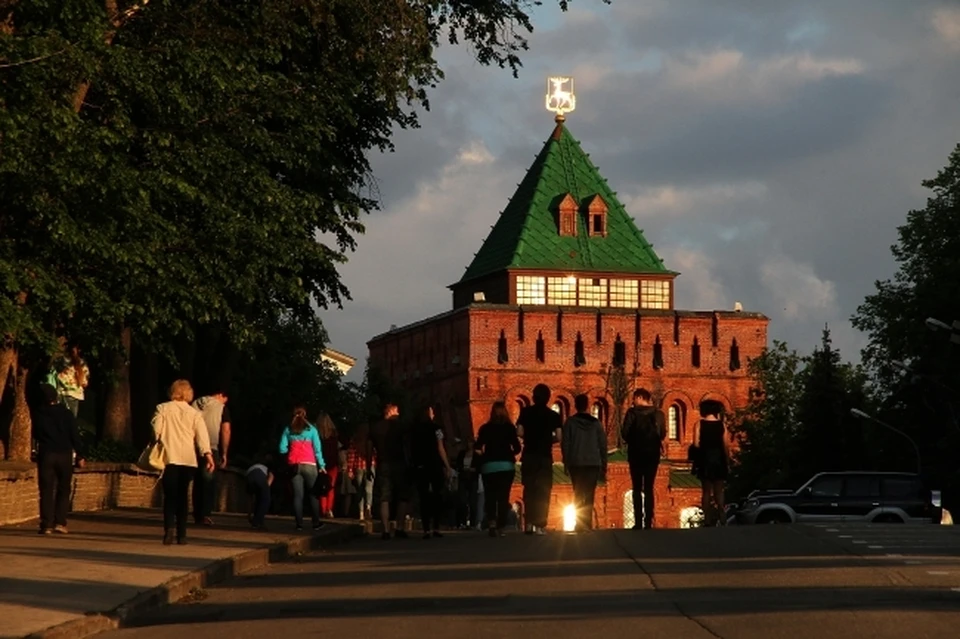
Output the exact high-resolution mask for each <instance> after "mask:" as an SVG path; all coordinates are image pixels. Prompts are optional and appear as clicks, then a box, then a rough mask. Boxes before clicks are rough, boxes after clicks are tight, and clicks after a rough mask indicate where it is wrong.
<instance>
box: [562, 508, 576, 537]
mask: <svg viewBox="0 0 960 639" xmlns="http://www.w3.org/2000/svg"><path fill="white" fill-rule="evenodd" d="M576 529H577V507H576V506H574V505H573V504H567V505H566V506H564V507H563V530H564V531H565V532H572V531H574V530H576Z"/></svg>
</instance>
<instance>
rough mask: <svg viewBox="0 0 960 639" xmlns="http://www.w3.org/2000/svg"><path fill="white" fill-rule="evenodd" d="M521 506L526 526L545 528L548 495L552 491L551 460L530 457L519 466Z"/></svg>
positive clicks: (548, 503) (547, 513)
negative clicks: (524, 513)
mask: <svg viewBox="0 0 960 639" xmlns="http://www.w3.org/2000/svg"><path fill="white" fill-rule="evenodd" d="M520 474H521V480H522V481H523V506H524V510H525V511H526V520H527V525H528V526H537V527H538V528H546V527H547V516H548V515H549V512H550V493H551V491H553V459H552V458H550V457H530V458H528V459H524V460H523V463H522V464H521V465H520Z"/></svg>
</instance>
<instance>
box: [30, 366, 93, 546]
mask: <svg viewBox="0 0 960 639" xmlns="http://www.w3.org/2000/svg"><path fill="white" fill-rule="evenodd" d="M40 391H41V393H42V400H43V403H42V404H41V405H40V406H38V407H37V408H36V409H34V411H33V413H32V415H31V416H30V418H31V420H32V421H33V436H34V438H35V439H36V440H37V478H38V483H39V485H40V534H41V535H49V534H50V533H53V532H57V533H60V534H63V535H65V534H67V532H68V530H67V511H68V510H69V509H70V484H71V480H72V479H73V454H74V452H75V451H76V452H77V466H78V467H80V468H83V466H84V460H83V457H82V455H81V454H80V450H81V443H80V431H79V430H78V429H77V420H76V418H75V417H74V416H73V413H72V412H70V409H69V408H67V407H66V406H64V405H63V404H61V403H60V398H59V396H58V395H57V389H56V388H54V387H53V386H50V385H49V384H41V386H40Z"/></svg>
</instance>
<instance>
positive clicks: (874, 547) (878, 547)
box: [867, 546, 883, 550]
mask: <svg viewBox="0 0 960 639" xmlns="http://www.w3.org/2000/svg"><path fill="white" fill-rule="evenodd" d="M867 548H871V549H873V550H880V549H881V548H883V546H867Z"/></svg>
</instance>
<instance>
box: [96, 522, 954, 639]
mask: <svg viewBox="0 0 960 639" xmlns="http://www.w3.org/2000/svg"><path fill="white" fill-rule="evenodd" d="M203 594H204V595H205V597H202V598H201V600H199V601H192V602H189V603H181V604H178V605H176V606H172V607H169V608H167V609H165V610H162V611H159V612H158V613H156V614H154V615H153V616H151V617H149V618H142V619H141V620H140V621H139V622H138V627H135V628H127V629H123V630H120V631H116V632H113V633H109V634H106V635H102V636H103V637H105V638H109V639H121V638H122V639H153V638H160V637H164V638H166V637H173V636H188V635H189V636H203V637H204V638H205V639H220V638H223V639H227V638H229V639H246V638H254V637H257V638H262V637H266V636H291V637H293V636H295V637H334V636H361V637H371V636H389V637H391V638H396V637H418V638H419V637H431V636H435V637H439V636H444V637H446V636H449V637H464V638H467V637H549V636H553V635H555V636H557V637H558V638H559V636H560V635H561V633H562V635H563V637H571V636H574V637H575V636H603V637H651V638H656V637H664V638H667V637H669V638H671V639H674V638H686V637H690V638H694V639H698V638H710V637H724V638H730V639H734V638H753V637H763V638H764V639H771V638H779V637H798V638H800V637H803V638H809V637H816V638H817V639H829V638H833V637H837V638H841V637H842V638H843V639H851V638H853V637H878V638H882V637H897V638H898V639H899V638H902V637H904V636H908V637H911V638H921V637H936V638H940V637H957V636H960V529H956V528H953V527H940V526H924V527H907V526H903V525H900V526H897V525H895V524H892V525H872V526H859V527H857V526H849V527H844V526H836V527H828V526H754V527H736V526H732V527H728V528H718V529H701V530H653V531H600V532H596V533H592V534H588V535H568V534H563V533H554V534H551V535H548V536H546V537H527V536H524V535H520V534H516V533H514V534H508V536H507V537H505V538H499V539H491V538H488V537H486V536H485V535H482V534H480V533H452V534H449V535H447V537H445V538H444V539H431V540H421V539H420V538H419V537H414V538H411V539H409V540H391V541H382V540H380V539H379V538H366V539H361V540H357V541H354V542H351V543H350V544H349V545H347V546H343V547H339V548H336V549H335V550H334V551H332V552H321V553H316V554H312V555H306V556H303V557H300V558H298V559H297V560H295V561H291V562H286V563H282V564H275V565H272V566H269V567H267V568H265V569H263V570H259V571H256V572H253V573H248V574H245V575H243V576H241V577H238V578H236V579H234V580H232V581H230V582H227V583H225V584H224V585H222V586H220V587H216V588H212V589H209V590H207V591H205V593H203Z"/></svg>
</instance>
